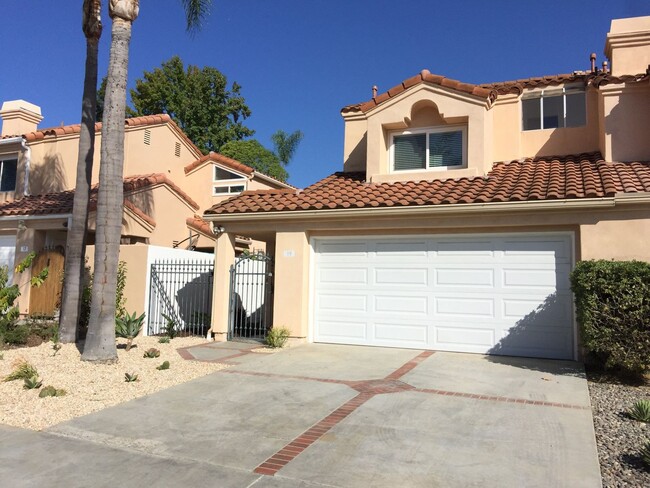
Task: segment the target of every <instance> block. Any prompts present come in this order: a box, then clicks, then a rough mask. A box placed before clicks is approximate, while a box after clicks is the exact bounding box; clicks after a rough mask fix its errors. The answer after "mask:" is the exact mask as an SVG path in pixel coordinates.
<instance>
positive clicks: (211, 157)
mask: <svg viewBox="0 0 650 488" xmlns="http://www.w3.org/2000/svg"><path fill="white" fill-rule="evenodd" d="M208 161H214V162H217V163H220V164H223V165H224V166H227V167H228V168H230V169H233V170H235V171H239V172H240V173H244V174H245V175H251V174H253V171H254V169H253V168H251V167H250V166H248V165H246V164H244V163H240V162H239V161H237V160H236V159H232V158H229V157H228V156H224V155H223V154H219V153H216V152H213V151H210V153H208V154H206V155H205V156H202V157H200V158H199V159H197V160H196V161H193V162H191V163H190V164H188V165H187V166H185V167H184V168H183V171H184V172H185V174H188V173H189V172H191V171H193V170H195V169H196V168H198V167H199V166H202V165H203V164H205V163H206V162H208Z"/></svg>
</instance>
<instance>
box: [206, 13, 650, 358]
mask: <svg viewBox="0 0 650 488" xmlns="http://www.w3.org/2000/svg"><path fill="white" fill-rule="evenodd" d="M605 54H606V56H607V57H608V59H609V63H608V65H609V67H607V66H606V65H605V66H604V68H603V69H599V68H598V67H596V64H595V60H594V57H593V56H592V66H591V69H590V70H586V71H576V72H573V73H569V74H565V75H553V76H543V77H538V78H530V79H523V80H516V81H509V82H502V83H487V84H481V85H472V84H468V83H462V82H459V81H455V80H451V79H448V78H445V77H444V76H438V75H434V74H432V73H430V72H429V71H427V70H423V71H422V72H421V73H419V74H417V75H415V76H413V77H411V78H408V79H406V80H404V81H403V82H402V83H400V84H398V85H397V86H395V87H393V88H391V89H390V90H388V91H386V92H384V93H381V94H374V96H373V97H372V99H371V100H368V101H366V102H363V103H358V104H355V105H350V106H347V107H345V108H343V110H342V116H343V119H344V122H345V145H344V164H343V171H342V172H339V173H335V174H333V175H331V176H329V177H327V178H325V179H323V180H321V181H319V182H317V183H314V184H313V185H311V186H309V187H307V188H305V189H304V190H300V191H297V190H294V189H277V190H264V191H255V192H250V191H248V192H244V193H242V194H241V195H239V196H236V197H234V198H231V199H229V200H226V201H224V202H221V203H219V204H216V205H214V206H213V207H212V208H211V209H210V210H208V211H207V212H206V213H205V216H204V218H205V219H206V220H209V221H212V222H213V225H219V226H221V227H223V228H224V229H225V233H224V234H223V235H221V236H220V237H219V238H218V240H217V244H216V249H217V253H218V255H219V256H221V257H230V258H229V259H225V260H224V262H222V264H220V263H219V262H218V261H217V267H216V269H215V287H214V289H215V300H214V302H213V303H214V305H213V306H214V313H213V332H214V333H215V335H216V336H217V338H222V337H223V334H224V333H225V332H226V324H227V323H228V313H227V311H228V307H227V301H228V297H227V292H226V290H227V287H226V286H224V283H226V279H227V266H226V264H225V262H231V261H232V257H233V256H234V254H235V245H236V242H235V236H236V235H250V236H252V237H253V238H255V239H260V240H264V241H266V242H267V244H268V246H267V247H268V248H269V249H272V250H273V252H274V256H275V287H274V290H275V296H274V302H273V304H274V306H273V324H274V326H277V327H281V326H286V327H288V328H290V330H291V332H292V336H293V337H295V338H299V339H302V340H309V341H314V342H330V343H340V344H365V345H376V346H392V347H406V348H418V349H435V350H444V351H462V352H476V353H491V354H506V355H515V356H516V355H520V356H533V357H534V356H536V357H546V358H563V359H575V358H577V357H578V354H579V339H578V334H577V330H576V322H575V317H574V312H573V299H572V295H571V290H570V284H569V273H570V272H571V270H572V268H573V266H574V264H575V263H576V262H577V261H578V260H585V259H596V258H604V259H621V260H622V259H640V260H646V261H650V246H649V245H648V242H650V67H649V65H650V17H639V18H630V19H620V20H614V21H612V24H611V30H610V32H609V33H608V34H607V38H606V44H605Z"/></svg>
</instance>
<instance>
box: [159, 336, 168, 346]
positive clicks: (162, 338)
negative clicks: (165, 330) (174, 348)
mask: <svg viewBox="0 0 650 488" xmlns="http://www.w3.org/2000/svg"><path fill="white" fill-rule="evenodd" d="M170 340H171V339H169V336H162V337H161V338H160V339H158V342H159V343H160V344H169V341H170Z"/></svg>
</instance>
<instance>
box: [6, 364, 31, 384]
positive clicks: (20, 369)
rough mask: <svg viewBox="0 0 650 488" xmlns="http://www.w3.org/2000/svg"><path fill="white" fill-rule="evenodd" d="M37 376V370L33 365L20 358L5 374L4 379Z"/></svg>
mask: <svg viewBox="0 0 650 488" xmlns="http://www.w3.org/2000/svg"><path fill="white" fill-rule="evenodd" d="M34 376H38V371H37V370H36V368H35V367H34V366H32V365H31V364H29V363H28V362H27V361H25V360H21V361H19V362H18V363H16V365H15V366H14V369H13V371H12V372H11V373H9V374H8V375H7V376H5V379H4V381H15V380H26V379H29V378H33V377H34Z"/></svg>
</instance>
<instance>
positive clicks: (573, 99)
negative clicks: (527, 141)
mask: <svg viewBox="0 0 650 488" xmlns="http://www.w3.org/2000/svg"><path fill="white" fill-rule="evenodd" d="M521 107H522V114H523V128H524V130H535V129H557V128H558V127H579V126H581V125H585V124H586V122H587V107H586V101H585V90H584V88H583V87H582V86H567V87H562V88H552V89H548V90H543V91H541V92H533V93H527V94H525V95H524V96H523V97H522V100H521Z"/></svg>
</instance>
